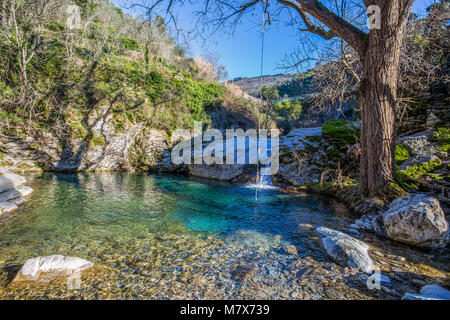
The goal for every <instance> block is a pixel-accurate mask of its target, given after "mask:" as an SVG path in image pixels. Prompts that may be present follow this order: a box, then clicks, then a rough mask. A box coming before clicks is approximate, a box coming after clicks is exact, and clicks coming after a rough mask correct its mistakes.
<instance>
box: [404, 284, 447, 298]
mask: <svg viewBox="0 0 450 320" xmlns="http://www.w3.org/2000/svg"><path fill="white" fill-rule="evenodd" d="M402 300H450V291H448V290H447V289H444V288H442V287H441V286H438V285H436V284H430V285H426V286H423V287H422V289H420V294H415V293H409V292H407V293H405V295H404V296H403V298H402Z"/></svg>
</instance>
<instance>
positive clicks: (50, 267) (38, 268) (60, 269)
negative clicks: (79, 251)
mask: <svg viewBox="0 0 450 320" xmlns="http://www.w3.org/2000/svg"><path fill="white" fill-rule="evenodd" d="M93 265H94V264H93V263H92V262H90V261H87V260H84V259H81V258H76V257H65V256H62V255H51V256H46V257H37V258H33V259H29V260H27V261H26V262H25V264H24V265H23V266H22V269H20V271H19V273H18V274H17V275H16V277H15V278H14V280H13V281H27V280H28V281H40V280H47V281H48V280H51V279H53V278H56V277H58V276H59V277H61V276H63V277H67V276H70V275H73V274H75V273H79V272H82V271H84V270H86V269H89V268H90V267H92V266H93Z"/></svg>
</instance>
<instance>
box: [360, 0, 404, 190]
mask: <svg viewBox="0 0 450 320" xmlns="http://www.w3.org/2000/svg"><path fill="white" fill-rule="evenodd" d="M411 5H412V3H411ZM401 9H403V10H408V11H407V12H409V9H410V8H409V9H408V8H401V7H400V6H399V2H398V1H392V2H391V3H390V4H388V5H385V6H383V7H382V12H381V17H382V19H381V21H382V23H381V28H380V29H373V30H371V31H370V33H369V35H368V40H367V41H368V42H367V48H366V51H365V55H364V56H363V57H361V62H362V66H363V79H362V80H361V82H360V86H359V90H360V93H361V102H360V105H361V118H362V119H361V120H362V121H361V122H362V132H361V151H362V155H361V163H360V181H359V190H360V192H361V193H362V194H364V195H369V196H376V195H378V194H380V193H383V192H384V191H386V190H387V187H388V183H389V182H390V181H392V180H393V178H394V148H395V106H396V100H397V80H398V70H399V58H400V49H401V45H402V39H403V30H404V27H405V24H406V20H407V14H406V18H405V16H404V11H403V10H401Z"/></svg>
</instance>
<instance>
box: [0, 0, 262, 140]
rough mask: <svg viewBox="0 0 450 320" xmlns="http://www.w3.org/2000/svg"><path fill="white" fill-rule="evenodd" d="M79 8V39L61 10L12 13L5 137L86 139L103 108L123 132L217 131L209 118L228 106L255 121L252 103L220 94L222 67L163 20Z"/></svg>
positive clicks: (28, 8) (1, 75)
mask: <svg viewBox="0 0 450 320" xmlns="http://www.w3.org/2000/svg"><path fill="white" fill-rule="evenodd" d="M76 4H77V5H78V6H79V7H80V8H81V25H80V26H78V27H77V28H76V29H71V28H70V26H69V25H68V24H67V23H66V22H67V13H66V11H65V9H66V7H67V6H65V5H61V1H56V0H55V1H50V2H45V3H42V2H41V1H39V0H26V1H22V2H14V5H15V10H14V11H9V12H8V18H9V19H8V21H7V22H6V23H5V25H4V26H3V27H4V28H3V29H2V31H1V32H0V64H1V65H2V68H1V70H0V128H1V129H0V130H1V131H2V134H5V135H35V134H36V132H37V131H42V130H44V131H50V132H52V133H54V134H56V135H57V136H60V137H67V138H70V137H73V136H77V137H81V138H86V137H87V136H88V135H89V128H88V123H87V122H88V121H87V119H89V117H90V116H91V115H92V114H95V112H97V111H98V110H99V108H102V109H105V108H106V109H107V113H108V114H112V116H113V124H114V126H115V127H116V129H117V130H124V129H126V128H127V127H128V126H129V125H131V124H135V123H139V124H142V125H144V126H148V127H151V128H157V129H164V130H167V131H168V132H170V131H172V130H174V129H176V128H178V127H184V128H190V127H192V125H193V121H194V120H199V121H204V122H205V123H209V122H210V121H211V119H210V116H209V114H208V112H207V110H209V109H211V108H213V109H214V108H215V107H220V106H224V107H226V108H228V109H230V110H236V111H239V113H242V114H244V115H245V116H247V117H248V118H252V119H254V114H253V110H254V108H253V107H252V106H251V102H250V101H247V100H244V99H243V98H242V97H241V96H238V95H236V94H235V92H233V91H232V90H230V89H229V88H228V87H227V86H225V85H223V84H220V83H219V82H218V80H219V79H218V71H217V69H216V68H215V67H214V65H212V64H211V63H209V62H208V61H206V60H205V59H199V58H196V59H190V58H188V57H186V56H185V53H184V49H183V48H182V47H180V46H178V45H177V44H176V43H175V41H174V40H172V39H171V38H170V36H169V31H168V30H167V29H166V26H165V23H164V19H163V18H161V17H157V18H156V19H154V20H152V21H143V20H139V19H136V18H132V17H130V16H129V15H127V14H125V13H123V12H122V11H121V10H120V9H118V8H116V7H115V6H114V5H113V4H111V3H109V2H107V1H105V0H77V1H76ZM39 6H42V7H39ZM39 8H41V9H42V10H38V9H39ZM93 138H95V137H90V139H93ZM96 143H101V142H99V141H97V142H96Z"/></svg>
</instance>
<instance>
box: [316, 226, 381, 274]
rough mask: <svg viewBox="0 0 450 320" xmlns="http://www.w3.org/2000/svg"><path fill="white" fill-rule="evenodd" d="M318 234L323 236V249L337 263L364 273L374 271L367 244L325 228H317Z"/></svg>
mask: <svg viewBox="0 0 450 320" xmlns="http://www.w3.org/2000/svg"><path fill="white" fill-rule="evenodd" d="M316 232H317V233H319V234H320V235H321V236H322V239H321V245H322V246H323V248H324V249H325V250H326V252H327V253H328V255H329V256H330V257H331V258H333V260H335V261H336V262H337V263H339V264H340V265H342V266H348V267H350V268H352V269H359V270H361V271H364V272H371V271H372V270H373V261H372V259H371V258H370V257H369V253H368V250H369V246H368V245H367V244H366V243H364V242H362V241H360V240H357V239H355V238H353V237H351V236H349V235H347V234H345V233H342V232H339V231H336V230H331V229H328V228H324V227H319V228H317V229H316Z"/></svg>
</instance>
